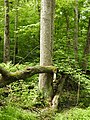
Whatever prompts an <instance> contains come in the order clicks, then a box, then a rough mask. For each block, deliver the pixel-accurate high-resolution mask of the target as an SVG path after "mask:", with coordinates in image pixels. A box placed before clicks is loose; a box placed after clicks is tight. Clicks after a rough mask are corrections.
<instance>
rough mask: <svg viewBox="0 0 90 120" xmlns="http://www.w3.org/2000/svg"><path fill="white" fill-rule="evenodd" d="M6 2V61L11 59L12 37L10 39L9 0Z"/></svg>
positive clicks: (5, 0)
mask: <svg viewBox="0 0 90 120" xmlns="http://www.w3.org/2000/svg"><path fill="white" fill-rule="evenodd" d="M4 3H5V27H4V58H3V61H4V62H5V63H6V62H8V61H10V39H9V1H8V0H4Z"/></svg>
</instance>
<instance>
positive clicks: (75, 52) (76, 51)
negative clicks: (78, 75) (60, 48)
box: [73, 0, 78, 61]
mask: <svg viewBox="0 0 90 120" xmlns="http://www.w3.org/2000/svg"><path fill="white" fill-rule="evenodd" d="M74 12H75V18H74V21H75V28H74V44H73V46H74V54H75V60H76V61H78V0H75V9H74Z"/></svg>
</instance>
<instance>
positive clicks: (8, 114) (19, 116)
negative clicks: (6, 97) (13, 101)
mask: <svg viewBox="0 0 90 120" xmlns="http://www.w3.org/2000/svg"><path fill="white" fill-rule="evenodd" d="M0 120H37V116H36V115H35V114H34V113H31V112H28V111H24V110H22V109H21V108H18V107H15V106H11V105H8V106H6V107H5V108H1V109H0Z"/></svg>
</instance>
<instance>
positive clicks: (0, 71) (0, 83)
mask: <svg viewBox="0 0 90 120" xmlns="http://www.w3.org/2000/svg"><path fill="white" fill-rule="evenodd" d="M54 72H55V73H56V72H57V68H56V67H54V66H34V67H28V68H25V69H24V70H22V71H16V72H9V71H7V70H5V69H4V68H2V67H1V66H0V87H4V86H6V85H8V84H10V83H12V82H15V81H17V80H20V79H26V78H28V77H31V76H33V75H34V74H38V73H50V74H53V73H54ZM48 82H49V80H48Z"/></svg>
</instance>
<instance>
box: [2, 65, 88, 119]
mask: <svg viewBox="0 0 90 120" xmlns="http://www.w3.org/2000/svg"><path fill="white" fill-rule="evenodd" d="M32 65H34V64H28V63H27V64H24V65H23V64H21V65H18V64H17V65H15V66H14V65H13V64H11V63H8V64H7V65H6V64H4V63H3V64H1V66H2V67H4V68H5V69H7V70H9V71H12V72H14V71H16V70H23V69H24V68H25V67H27V66H32ZM60 66H61V65H60ZM60 66H59V65H58V67H59V69H60V70H62V71H61V72H64V73H65V74H67V75H68V77H67V79H66V81H65V84H64V87H63V90H62V95H61V96H60V97H61V98H60V104H59V107H60V109H59V110H60V112H56V111H54V110H52V109H50V108H48V105H47V102H46V101H44V98H43V95H42V94H40V93H39V90H38V75H34V76H32V77H31V78H28V79H26V80H19V81H17V82H14V83H12V84H10V85H8V86H7V87H5V88H1V89H0V106H1V108H0V120H90V107H88V106H89V105H90V80H89V79H90V77H89V76H88V77H87V76H86V75H84V74H82V73H81V70H80V69H79V70H78V69H74V68H73V67H71V66H70V65H66V66H67V67H66V66H63V65H62V66H61V67H60ZM65 67H66V68H65ZM58 77H60V76H59V75H58ZM79 81H80V88H79V98H78V106H79V107H82V108H85V109H82V108H76V107H73V108H72V109H68V110H65V109H66V108H71V107H72V106H76V105H77V92H78V82H79ZM86 107H88V108H86ZM62 110H63V111H62Z"/></svg>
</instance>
